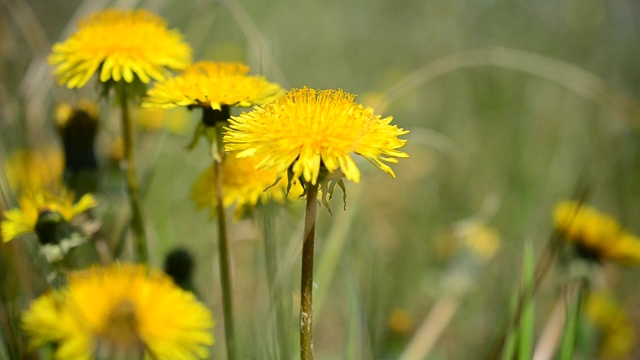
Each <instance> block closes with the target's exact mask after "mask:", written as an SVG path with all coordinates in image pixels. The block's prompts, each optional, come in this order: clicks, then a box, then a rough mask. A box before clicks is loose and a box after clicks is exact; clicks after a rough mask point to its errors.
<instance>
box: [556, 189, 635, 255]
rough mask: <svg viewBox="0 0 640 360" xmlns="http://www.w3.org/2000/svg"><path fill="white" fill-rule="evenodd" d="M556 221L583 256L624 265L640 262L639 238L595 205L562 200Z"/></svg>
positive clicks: (558, 228)
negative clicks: (595, 207) (594, 206)
mask: <svg viewBox="0 0 640 360" xmlns="http://www.w3.org/2000/svg"><path fill="white" fill-rule="evenodd" d="M554 223H555V227H556V229H557V230H558V231H559V232H560V234H562V236H564V238H565V239H566V240H567V241H569V242H571V243H573V244H574V245H575V246H576V249H577V250H578V254H580V255H581V256H582V257H585V258H587V259H591V260H595V261H600V260H604V259H608V260H612V261H615V262H618V263H621V264H634V263H639V262H640V239H638V237H636V236H635V235H633V234H631V233H630V232H628V231H627V230H625V229H623V228H622V226H621V225H620V224H619V223H618V221H616V219H614V218H613V217H611V216H609V215H605V214H602V213H600V212H599V211H598V210H596V209H594V208H593V207H590V206H588V205H585V204H581V203H579V202H576V201H565V202H560V203H559V204H558V205H556V208H555V211H554Z"/></svg>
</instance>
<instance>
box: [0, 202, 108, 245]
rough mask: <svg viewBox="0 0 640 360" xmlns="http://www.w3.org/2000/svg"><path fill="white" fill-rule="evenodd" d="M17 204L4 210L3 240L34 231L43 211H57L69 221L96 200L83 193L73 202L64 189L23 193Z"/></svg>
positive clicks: (94, 203)
mask: <svg viewBox="0 0 640 360" xmlns="http://www.w3.org/2000/svg"><path fill="white" fill-rule="evenodd" d="M19 205H20V206H19V207H18V208H13V209H10V210H6V211H5V212H4V217H5V219H4V220H2V223H1V224H0V226H1V227H2V239H3V241H4V242H7V241H11V240H13V239H15V238H17V237H18V236H21V235H24V234H27V233H32V232H35V231H36V224H37V222H38V218H39V217H40V215H41V214H43V213H45V212H50V213H58V214H60V216H62V218H63V219H64V220H65V221H67V222H70V221H71V220H73V218H75V217H76V216H78V215H79V214H81V213H83V212H85V211H87V210H89V209H90V208H92V207H95V206H96V205H97V201H96V199H95V198H94V197H93V195H91V194H85V195H84V196H82V197H81V198H80V200H78V202H77V203H75V204H74V203H73V194H71V193H67V192H66V191H64V190H62V191H61V192H60V194H54V193H51V192H48V191H38V192H36V191H34V192H28V193H25V194H23V195H22V196H21V197H20V201H19Z"/></svg>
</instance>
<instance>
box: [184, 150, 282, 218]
mask: <svg viewBox="0 0 640 360" xmlns="http://www.w3.org/2000/svg"><path fill="white" fill-rule="evenodd" d="M258 162H259V159H256V158H242V159H238V158H237V157H236V153H229V154H227V156H226V157H225V160H224V162H223V163H222V166H221V169H220V170H221V172H222V173H221V176H222V190H223V194H224V198H223V203H224V204H223V206H224V208H230V207H232V206H234V205H235V207H236V211H235V218H236V219H240V218H241V217H242V216H243V215H244V214H245V213H246V212H247V211H250V210H251V209H253V208H254V207H255V206H256V205H257V204H266V203H267V202H269V201H271V200H273V201H276V202H280V203H282V202H284V200H285V198H286V190H287V183H286V182H283V181H281V182H278V184H275V185H273V182H274V180H275V179H276V178H277V175H276V173H275V172H274V171H272V170H264V169H256V165H257V164H258ZM215 171H216V170H215V166H210V167H209V168H207V169H206V170H205V171H204V172H203V173H202V174H201V175H200V176H199V177H198V179H197V180H196V182H195V184H194V185H193V189H192V190H191V198H192V199H193V201H194V203H195V204H196V208H198V209H209V210H210V211H211V215H212V216H215V215H216V214H217V205H218V201H217V195H216V187H215V186H212V184H214V183H215V178H216V174H215ZM271 185H273V186H271Z"/></svg>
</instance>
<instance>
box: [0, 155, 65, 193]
mask: <svg viewBox="0 0 640 360" xmlns="http://www.w3.org/2000/svg"><path fill="white" fill-rule="evenodd" d="M63 169H64V156H63V155H62V152H61V151H60V150H59V149H58V148H57V147H50V148H44V149H39V150H35V149H33V150H31V149H24V150H19V151H16V152H14V153H12V154H10V155H9V156H8V158H7V160H6V162H5V163H4V174H5V176H6V177H7V181H8V182H9V186H10V187H11V189H13V190H14V191H15V192H30V191H35V190H37V189H53V188H55V187H57V186H58V185H59V184H60V179H61V177H62V171H63Z"/></svg>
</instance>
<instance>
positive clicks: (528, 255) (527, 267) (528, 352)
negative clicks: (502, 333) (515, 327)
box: [518, 242, 535, 359]
mask: <svg viewBox="0 0 640 360" xmlns="http://www.w3.org/2000/svg"><path fill="white" fill-rule="evenodd" d="M522 271H523V276H522V283H523V295H524V302H525V306H524V310H522V319H521V320H520V329H519V332H518V359H531V356H532V353H533V327H534V304H533V282H534V273H535V261H534V256H533V246H532V245H531V243H530V242H528V243H527V244H526V245H525V249H524V265H523V269H522Z"/></svg>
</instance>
